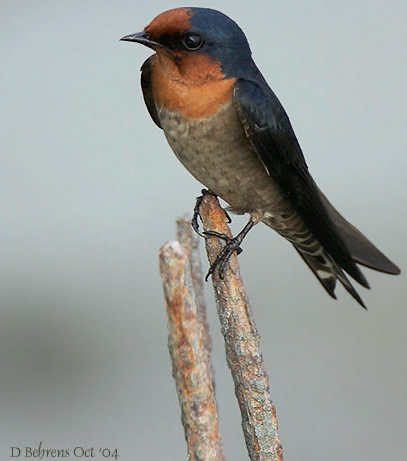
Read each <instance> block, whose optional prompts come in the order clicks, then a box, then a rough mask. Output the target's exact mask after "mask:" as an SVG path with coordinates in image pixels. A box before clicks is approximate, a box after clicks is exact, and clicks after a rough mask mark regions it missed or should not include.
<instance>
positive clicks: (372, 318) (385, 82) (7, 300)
mask: <svg viewBox="0 0 407 461" xmlns="http://www.w3.org/2000/svg"><path fill="white" fill-rule="evenodd" d="M0 5H1V6H0V13H1V16H0V17H1V19H0V24H1V28H0V35H1V43H2V46H1V48H0V61H1V74H0V92H1V109H0V111H1V112H0V117H1V121H0V130H1V137H0V143H1V152H0V158H1V169H0V176H1V179H0V201H1V207H0V210H1V211H0V213H1V216H0V220H1V230H0V235H1V238H0V246H1V248H0V284H1V291H0V295H1V307H0V319H1V320H0V370H1V373H0V427H1V431H0V440H1V445H0V453H1V454H0V458H1V459H8V457H9V455H10V448H9V447H10V446H19V447H25V446H32V447H35V446H38V443H39V441H42V442H43V444H44V447H46V448H65V449H67V448H68V449H73V448H74V447H75V446H78V445H79V446H83V447H85V448H87V447H92V446H93V447H95V448H100V447H107V448H110V449H115V448H117V450H118V453H119V455H120V458H119V459H121V460H125V461H127V460H142V459H148V460H168V461H173V460H174V461H175V460H182V459H185V458H186V449H185V443H184V437H183V430H182V426H181V422H180V410H179V407H178V403H177V397H176V393H175V389H174V384H173V380H172V377H171V367H170V363H169V358H168V351H167V345H166V342H167V331H166V319H165V309H164V303H163V295H162V288H161V284H160V278H159V275H158V249H159V247H160V245H162V244H163V243H164V242H165V241H166V240H170V239H173V238H174V232H175V226H174V220H175V219H176V218H177V217H178V216H179V215H180V214H182V213H184V212H185V211H191V210H192V208H193V205H194V203H195V197H196V196H197V195H198V194H199V192H200V189H201V186H200V185H199V184H198V183H197V182H196V181H195V180H194V179H193V178H192V177H191V176H189V174H188V173H187V172H186V171H185V170H184V169H183V167H182V166H181V164H179V162H178V161H177V159H176V158H175V156H174V155H173V154H172V152H171V151H170V148H169V147H168V146H167V144H166V141H165V139H164V136H163V135H162V133H161V132H160V131H159V130H158V129H157V128H156V127H155V125H154V124H153V123H152V121H151V120H150V117H149V115H148V113H147V111H146V109H145V107H144V104H143V101H142V96H141V91H140V88H139V68H140V65H141V64H142V62H143V61H144V59H146V58H147V56H148V55H149V54H150V51H149V50H148V49H147V48H143V47H142V46H137V45H133V44H129V43H123V42H119V38H120V37H122V36H123V35H125V34H129V33H133V32H137V31H139V30H141V29H142V28H143V27H144V26H145V25H146V24H147V23H148V22H149V21H150V20H151V19H152V18H153V17H154V16H156V15H157V14H158V13H160V12H162V11H163V10H165V9H169V8H172V7H176V6H183V5H179V4H177V3H173V2H169V1H151V2H141V1H140V0H138V1H134V0H133V1H126V0H123V1H120V2H112V1H105V0H97V1H96V0H93V1H91V0H88V1H86V2H83V1H79V0H76V1H74V0H71V1H70V2H61V1H60V2H55V1H45V0H44V1H41V2H32V1H28V0H25V1H19V2H13V1H11V0H9V1H5V0H2V2H1V4H0ZM195 5H196V6H208V7H214V8H217V9H220V10H222V11H223V12H225V13H226V14H228V15H230V16H231V17H233V18H234V19H235V20H236V21H237V22H238V24H239V25H240V26H241V27H242V28H243V30H244V31H245V32H246V35H247V37H248V39H249V42H250V44H251V47H252V51H253V55H254V58H255V60H256V62H257V64H258V66H259V67H260V69H261V70H262V72H263V74H264V75H265V77H266V78H267V80H268V82H269V84H270V86H271V87H272V88H273V89H274V90H275V92H276V93H277V95H278V96H279V98H280V99H281V101H282V102H283V104H284V106H285V108H286V110H287V112H288V114H289V116H290V118H291V121H292V123H293V126H294V129H295V130H296V133H297V136H298V138H299V140H300V143H301V145H302V148H303V150H304V153H305V156H306V158H307V161H308V164H309V167H310V169H311V172H312V174H313V176H314V178H315V179H316V181H317V182H318V184H319V185H320V187H321V188H322V189H323V190H324V192H325V193H326V194H327V195H328V197H329V198H330V200H331V201H332V202H333V203H334V204H335V206H337V207H338V209H339V210H340V211H341V212H342V213H343V214H344V215H345V216H346V217H347V219H349V220H350V221H352V222H353V223H354V224H355V225H357V226H358V227H360V228H361V229H362V230H363V231H364V232H365V233H366V234H367V236H368V237H369V238H371V239H372V240H373V242H374V243H375V244H377V245H378V246H379V247H380V249H382V250H383V251H384V252H385V253H386V254H387V255H388V256H389V257H390V258H391V259H393V260H394V261H395V262H396V263H397V264H399V265H400V267H401V268H402V269H404V274H402V276H400V277H391V276H386V275H382V274H377V273H374V272H372V271H369V270H367V269H366V270H365V273H366V275H367V277H368V279H369V281H370V283H371V285H372V287H373V289H372V290H371V291H367V290H364V289H363V288H359V292H360V294H361V295H362V297H363V299H364V300H365V302H366V304H367V306H368V307H369V310H368V311H367V312H365V311H364V310H363V309H362V308H360V307H359V306H358V305H357V304H356V302H355V301H354V300H353V299H351V298H350V296H349V295H348V294H347V293H346V292H344V290H343V289H341V288H339V289H338V290H337V293H338V297H339V300H338V301H336V302H335V301H333V300H331V299H330V298H329V297H328V296H327V295H326V294H325V292H324V291H323V289H322V288H321V287H320V285H319V283H318V282H317V281H316V280H315V278H314V276H313V275H312V274H311V272H310V271H309V270H308V268H307V267H306V266H305V264H304V263H303V262H302V261H301V259H300V258H299V257H298V255H297V254H296V252H295V251H293V249H292V247H291V246H290V245H289V244H288V243H287V242H285V241H284V240H283V239H281V238H280V237H279V236H278V235H277V234H275V233H273V232H271V231H270V230H269V229H267V228H265V227H262V226H260V225H259V226H258V227H257V228H256V229H255V230H253V232H252V233H250V235H249V237H248V238H247V240H246V241H245V244H244V250H245V251H244V253H243V254H242V255H241V256H240V264H241V270H242V274H243V276H244V279H245V284H246V289H247V291H248V294H249V297H250V300H251V303H252V307H253V310H254V313H255V319H256V321H257V324H258V327H259V330H260V333H261V337H262V348H263V355H264V358H265V361H266V366H267V369H268V372H269V375H270V385H271V392H272V396H273V399H274V402H275V404H276V407H277V415H278V419H279V424H280V431H281V436H282V441H283V447H284V451H285V457H286V459H287V460H290V459H292V460H301V461H306V460H313V461H316V460H326V459H329V460H330V461H335V460H342V459H351V460H367V459H369V460H371V461H376V460H377V461H378V460H384V459H405V453H406V450H407V437H406V433H407V416H406V415H407V384H406V382H407V365H406V346H407V337H406V324H407V315H406V310H407V306H406V292H407V290H406V278H405V274H406V268H407V252H406V246H405V243H404V241H405V235H406V231H407V218H406V211H405V210H406V199H407V180H406V170H407V160H406V153H407V145H406V132H407V115H406V103H407V64H406V47H407V29H406V20H407V3H406V2H405V0H399V1H398V0H389V1H384V0H381V1H376V0H360V1H358V2H355V1H353V0H352V1H349V0H343V1H341V2H339V1H337V2H334V1H326V0H324V1H322V0H320V1H318V0H311V1H309V2H303V1H299V0H297V1H287V0H285V1H282V0H278V1H277V0H275V1H271V2H270V1H266V0H264V1H258V2H256V3H253V2H246V3H244V2H241V3H239V4H237V3H236V2H234V1H231V0H225V1H221V0H218V1H217V2H210V1H208V2H205V3H202V2H197V3H196V4H195ZM244 222H245V218H241V217H236V218H235V219H234V224H233V225H234V230H238V229H239V228H240V227H241V226H242V225H243V224H244ZM205 266H206V262H205ZM207 295H208V296H207V298H208V305H209V313H208V315H209V320H210V326H211V332H212V337H213V342H214V351H213V360H214V366H215V373H216V385H217V399H218V403H219V411H220V425H221V430H222V437H223V442H224V446H225V453H226V457H227V459H229V460H237V459H239V460H240V459H242V460H243V459H247V455H246V452H245V446H244V442H243V436H242V431H241V428H240V415H239V412H238V408H237V403H236V401H235V398H234V391H233V385H232V380H231V377H230V374H229V370H228V369H227V365H226V361H225V357H224V348H223V341H222V338H221V336H220V332H219V325H218V320H217V318H216V314H215V306H214V302H213V300H212V289H211V285H210V284H207ZM96 459H102V458H96Z"/></svg>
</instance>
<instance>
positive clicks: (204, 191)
mask: <svg viewBox="0 0 407 461" xmlns="http://www.w3.org/2000/svg"><path fill="white" fill-rule="evenodd" d="M201 192H202V195H200V196H199V197H197V198H196V202H195V207H194V214H193V215H192V220H191V226H192V228H193V229H194V231H195V232H196V233H197V234H198V235H200V236H201V237H205V233H203V232H201V231H200V230H199V223H198V217H200V214H199V209H200V208H201V203H202V200H203V199H204V197H205V195H213V196H214V197H217V195H216V194H214V193H213V192H212V191H210V190H208V189H202V191H201ZM223 211H224V213H225V215H226V218H227V220H228V224H230V223H231V222H232V220H231V218H230V216H229V214H228V212H227V211H226V210H223Z"/></svg>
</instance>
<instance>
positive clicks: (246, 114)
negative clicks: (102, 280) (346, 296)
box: [121, 8, 400, 306]
mask: <svg viewBox="0 0 407 461" xmlns="http://www.w3.org/2000/svg"><path fill="white" fill-rule="evenodd" d="M121 40H124V41H129V42H136V43H141V44H143V45H146V46H147V47H149V48H152V49H153V50H154V51H155V54H153V55H152V56H150V57H149V58H148V59H147V60H146V61H145V63H144V64H143V66H142V67H141V86H142V90H143V95H144V101H145V103H146V105H147V109H148V111H149V113H150V115H151V117H152V119H153V120H154V122H155V124H156V125H157V126H158V127H159V128H161V129H162V130H163V131H164V134H165V136H166V138H167V141H168V142H169V144H170V146H171V148H172V150H173V151H174V153H175V155H176V156H177V157H178V159H179V160H180V161H181V163H182V164H183V165H184V166H185V167H186V168H187V170H188V171H189V172H190V173H191V174H192V175H193V176H194V177H195V178H196V179H197V180H198V181H199V182H201V183H202V184H204V185H205V186H206V187H207V188H208V189H209V190H210V191H211V192H213V193H214V194H216V195H217V196H219V197H221V198H222V199H223V200H225V201H226V202H227V203H228V204H229V205H230V208H231V209H232V210H233V211H235V212H237V213H241V214H243V213H249V214H250V220H249V222H248V224H247V225H246V227H245V229H244V230H243V231H242V232H241V233H240V234H239V235H238V236H237V238H236V239H235V240H234V242H231V243H232V244H231V248H232V250H231V251H233V250H237V249H238V245H239V244H240V243H241V240H243V237H244V236H245V235H246V233H247V232H248V230H250V229H251V227H253V225H254V224H256V223H258V222H260V221H261V222H263V223H264V224H266V225H267V226H269V227H271V228H272V229H274V230H275V231H277V232H278V233H279V234H280V235H282V236H283V237H284V238H286V239H287V240H288V241H289V242H290V243H292V245H293V246H294V248H295V249H296V250H297V251H298V253H299V254H300V256H301V257H302V258H303V260H304V261H305V262H306V263H307V264H308V266H309V268H310V269H311V270H312V272H313V273H314V274H315V276H316V277H317V278H318V280H319V281H320V282H321V284H322V285H323V287H324V288H325V289H326V291H327V292H328V293H329V294H330V295H331V296H332V297H333V298H336V296H335V292H334V291H335V286H336V281H337V280H339V281H340V283H342V285H343V286H344V287H345V289H346V290H347V291H348V292H349V293H350V294H351V295H352V296H353V297H354V298H355V299H356V300H357V301H358V302H359V303H360V304H361V305H362V306H364V303H363V301H362V299H361V298H360V296H359V295H358V293H357V292H356V290H355V289H354V287H353V286H352V284H351V283H350V281H349V279H348V277H347V275H346V274H345V272H346V273H347V274H348V275H350V276H351V277H352V278H353V279H354V280H356V281H357V282H359V283H360V284H361V285H363V286H364V287H366V288H369V284H368V282H367V280H366V279H365V277H364V275H363V274H362V272H361V270H360V269H359V267H358V266H357V263H358V264H362V265H363V266H367V267H369V268H371V269H375V270H377V271H380V272H386V273H388V274H399V273H400V270H399V268H398V267H397V266H396V265H395V264H393V263H392V262H391V261H390V260H389V259H388V258H387V257H386V256H385V255H384V254H383V253H381V252H380V251H379V250H378V249H377V248H376V247H375V246H374V245H373V244H372V243H371V242H370V241H369V240H368V239H367V238H366V237H365V236H364V235H363V234H362V233H361V232H360V231H359V230H358V229H356V228H355V227H354V226H353V225H352V224H350V223H349V222H348V221H346V220H345V219H344V218H343V217H342V216H341V215H340V214H339V213H338V211H336V209H335V208H334V207H333V206H332V205H331V204H330V202H329V201H328V199H327V198H326V197H325V195H324V194H323V193H322V192H321V191H320V190H319V188H318V186H317V185H316V183H315V182H314V180H313V178H312V177H311V175H310V173H309V171H308V167H307V164H306V162H305V159H304V156H303V153H302V151H301V147H300V145H299V143H298V141H297V138H296V136H295V134H294V131H293V128H292V126H291V123H290V120H289V118H288V116H287V114H286V112H285V110H284V108H283V106H282V105H281V103H280V101H279V100H278V99H277V96H276V95H275V94H274V93H273V91H272V90H271V89H270V87H269V86H268V84H267V82H266V80H265V79H264V77H263V75H262V74H261V73H260V71H259V69H258V68H257V67H256V65H255V63H254V61H253V59H252V57H251V51H250V47H249V44H248V42H247V39H246V36H245V35H244V33H243V31H242V30H241V29H240V28H239V26H238V25H237V24H236V23H235V22H234V21H232V20H231V19H230V18H229V17H228V16H226V15H224V14H223V13H221V12H219V11H216V10H212V9H208V8H176V9H172V10H169V11H165V12H164V13H161V14H160V15H158V16H157V17H156V18H155V19H153V21H152V22H151V23H150V24H148V25H147V26H146V27H145V28H144V30H143V31H142V32H139V33H136V34H132V35H127V36H125V37H123V38H122V39H121ZM229 243H230V242H229ZM233 244H235V246H233Z"/></svg>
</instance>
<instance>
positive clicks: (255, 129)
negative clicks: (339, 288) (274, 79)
mask: <svg viewBox="0 0 407 461" xmlns="http://www.w3.org/2000/svg"><path fill="white" fill-rule="evenodd" d="M233 98H234V103H235V106H236V109H237V111H238V113H239V116H240V119H241V122H242V124H243V127H244V129H245V132H246V135H247V137H248V139H249V141H250V143H251V145H252V147H253V149H254V151H255V152H256V154H257V155H258V156H259V158H260V160H261V162H262V164H263V165H264V167H265V168H266V169H267V171H268V173H269V174H270V176H272V177H273V178H274V180H275V181H276V182H277V183H278V184H279V185H280V187H281V188H282V189H283V191H284V192H285V193H286V195H287V198H288V200H290V202H291V203H292V204H293V206H294V208H295V209H296V211H297V212H298V214H299V215H300V216H301V218H302V219H303V221H304V222H305V223H306V224H307V226H308V227H309V229H310V230H311V232H312V233H313V235H314V236H315V237H316V238H317V240H318V241H319V242H320V244H321V245H322V246H323V247H324V248H325V250H326V251H327V252H328V253H329V254H330V256H331V257H332V258H333V259H334V260H335V262H336V263H337V264H338V265H339V266H340V267H342V268H343V269H344V270H345V271H346V272H347V273H348V274H349V275H351V276H352V277H353V278H354V279H355V280H357V281H358V282H359V283H361V284H362V285H364V286H366V287H368V286H369V285H368V283H367V281H366V279H365V277H364V276H363V274H362V272H361V271H360V270H359V268H358V267H357V265H356V264H355V262H354V261H353V258H352V256H351V254H350V251H349V249H348V247H347V245H346V244H345V242H344V240H343V239H342V237H341V235H340V234H339V232H338V230H337V228H336V226H335V225H334V223H333V222H332V220H331V218H330V216H329V214H328V211H327V209H326V207H325V205H324V203H323V202H322V199H321V196H320V193H319V189H318V187H317V186H316V184H315V182H314V180H313V179H312V177H311V175H310V174H309V171H308V167H307V164H306V162H305V159H304V156H303V154H302V151H301V148H300V145H299V143H298V141H297V138H296V136H295V134H294V131H293V129H292V127H291V123H290V121H289V118H288V116H287V114H286V112H285V110H284V108H283V106H282V105H281V103H280V101H279V100H278V98H277V96H276V95H275V94H274V93H273V92H272V91H271V89H270V88H268V87H267V86H266V85H265V84H263V83H259V84H258V83H255V82H253V81H251V80H246V79H239V80H238V81H237V82H236V83H235V85H234V89H233Z"/></svg>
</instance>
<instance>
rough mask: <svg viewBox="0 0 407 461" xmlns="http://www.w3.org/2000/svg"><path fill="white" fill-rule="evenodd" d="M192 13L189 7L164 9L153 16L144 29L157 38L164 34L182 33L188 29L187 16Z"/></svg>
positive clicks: (189, 16)
mask: <svg viewBox="0 0 407 461" xmlns="http://www.w3.org/2000/svg"><path fill="white" fill-rule="evenodd" d="M193 14H194V13H193V12H192V11H191V9H190V8H175V9H173V10H168V11H164V13H161V14H159V15H158V16H157V17H155V18H154V19H153V20H152V21H151V22H150V24H148V26H146V27H145V28H144V30H145V31H146V32H147V33H148V34H149V35H150V36H151V37H153V38H159V37H161V36H162V35H164V34H169V35H173V34H176V33H183V32H186V31H187V30H188V29H190V27H191V25H190V23H189V18H191V17H192V16H193Z"/></svg>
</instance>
